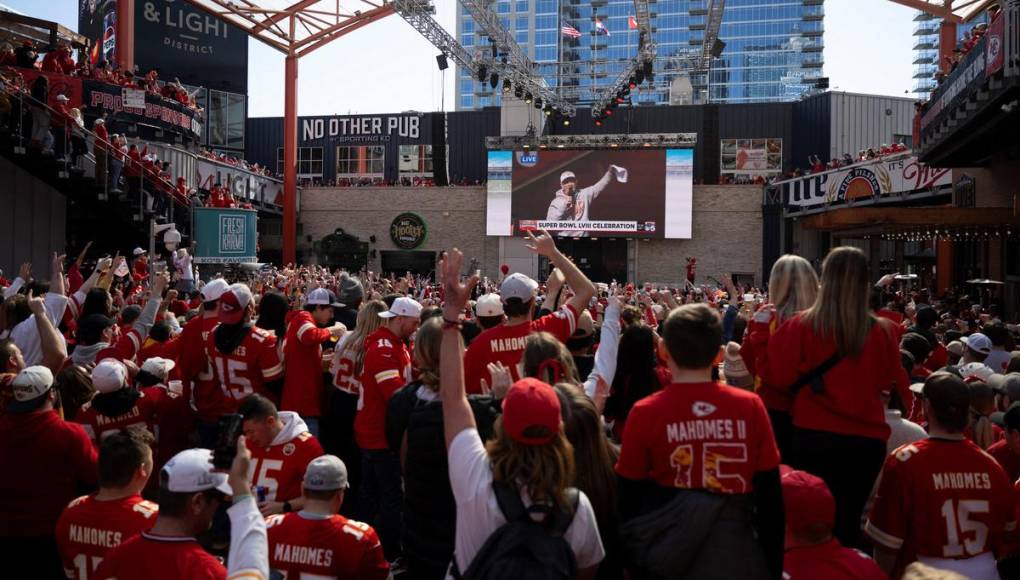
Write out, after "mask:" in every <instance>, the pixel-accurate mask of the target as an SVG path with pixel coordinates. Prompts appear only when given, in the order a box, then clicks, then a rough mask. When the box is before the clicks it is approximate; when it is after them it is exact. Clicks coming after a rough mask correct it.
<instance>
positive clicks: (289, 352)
mask: <svg viewBox="0 0 1020 580" xmlns="http://www.w3.org/2000/svg"><path fill="white" fill-rule="evenodd" d="M329 337H330V332H329V330H328V329H326V328H319V327H318V326H316V324H315V320H313V319H312V314H311V313H310V312H308V311H306V310H294V311H291V312H288V313H287V335H286V338H285V339H284V341H283V360H285V361H287V366H286V370H285V373H284V378H283V399H282V400H281V401H280V410H281V411H294V412H296V413H297V414H299V415H301V416H302V417H318V416H320V415H321V414H322V409H321V402H320V399H321V398H322V388H323V380H322V343H324V342H325V341H327V340H329Z"/></svg>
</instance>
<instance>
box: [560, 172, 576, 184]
mask: <svg viewBox="0 0 1020 580" xmlns="http://www.w3.org/2000/svg"><path fill="white" fill-rule="evenodd" d="M571 179H572V180H574V181H577V176H576V175H574V172H573V171H564V172H563V173H561V174H560V185H562V184H563V182H564V181H568V180H571Z"/></svg>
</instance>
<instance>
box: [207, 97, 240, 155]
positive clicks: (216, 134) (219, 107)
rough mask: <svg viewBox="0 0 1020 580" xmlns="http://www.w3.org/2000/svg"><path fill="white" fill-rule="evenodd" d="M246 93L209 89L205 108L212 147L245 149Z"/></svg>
mask: <svg viewBox="0 0 1020 580" xmlns="http://www.w3.org/2000/svg"><path fill="white" fill-rule="evenodd" d="M244 109H245V103H244V95H238V94H235V93H226V92H223V91H214V90H210V91H209V106H208V107H206V109H205V114H206V119H207V120H208V123H207V131H208V135H209V146H210V147H223V148H227V149H244V123H245V110H244Z"/></svg>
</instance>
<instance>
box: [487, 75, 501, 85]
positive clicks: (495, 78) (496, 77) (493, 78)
mask: <svg viewBox="0 0 1020 580" xmlns="http://www.w3.org/2000/svg"><path fill="white" fill-rule="evenodd" d="M498 85H499V75H498V74H496V73H492V75H490V76H489V86H490V87H492V88H496V86H498Z"/></svg>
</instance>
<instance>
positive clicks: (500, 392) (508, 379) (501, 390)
mask: <svg viewBox="0 0 1020 580" xmlns="http://www.w3.org/2000/svg"><path fill="white" fill-rule="evenodd" d="M486 368H488V369H489V375H490V376H491V377H492V387H491V388H489V386H488V384H483V387H484V388H486V391H485V392H488V393H491V394H492V396H493V397H495V398H496V399H502V398H503V397H505V396H506V394H507V392H509V391H510V386H511V385H512V384H513V381H514V379H513V376H511V374H510V369H509V368H507V367H506V366H504V365H503V363H501V362H499V361H497V362H494V363H489V364H488V365H487V367H486ZM482 381H483V383H484V381H485V379H482Z"/></svg>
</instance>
